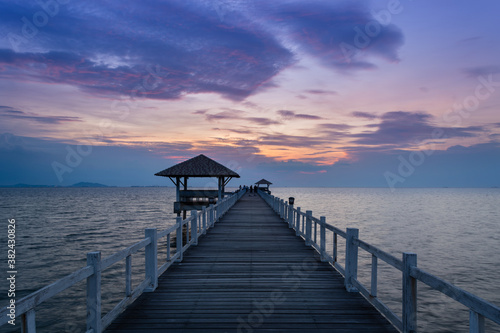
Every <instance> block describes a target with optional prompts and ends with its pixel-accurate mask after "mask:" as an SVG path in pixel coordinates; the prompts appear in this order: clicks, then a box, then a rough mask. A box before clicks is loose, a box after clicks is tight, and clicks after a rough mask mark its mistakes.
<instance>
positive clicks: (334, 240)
mask: <svg viewBox="0 0 500 333" xmlns="http://www.w3.org/2000/svg"><path fill="white" fill-rule="evenodd" d="M332 255H333V262H334V263H335V262H337V233H336V232H334V233H333V253H332Z"/></svg>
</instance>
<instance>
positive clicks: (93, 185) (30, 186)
mask: <svg viewBox="0 0 500 333" xmlns="http://www.w3.org/2000/svg"><path fill="white" fill-rule="evenodd" d="M0 187H8V188H26V187H28V188H52V187H115V186H108V185H104V184H99V183H89V182H79V183H76V184H73V185H69V186H57V185H31V184H16V185H0Z"/></svg>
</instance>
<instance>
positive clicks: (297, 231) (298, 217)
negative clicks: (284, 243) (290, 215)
mask: <svg viewBox="0 0 500 333" xmlns="http://www.w3.org/2000/svg"><path fill="white" fill-rule="evenodd" d="M299 233H300V207H297V225H296V227H295V236H298V235H299Z"/></svg>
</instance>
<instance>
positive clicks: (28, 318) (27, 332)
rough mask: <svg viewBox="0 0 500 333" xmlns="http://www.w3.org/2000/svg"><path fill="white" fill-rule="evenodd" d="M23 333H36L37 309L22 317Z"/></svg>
mask: <svg viewBox="0 0 500 333" xmlns="http://www.w3.org/2000/svg"><path fill="white" fill-rule="evenodd" d="M21 333H36V320H35V309H30V310H28V311H27V312H26V313H23V314H22V315H21Z"/></svg>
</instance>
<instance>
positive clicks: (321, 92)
mask: <svg viewBox="0 0 500 333" xmlns="http://www.w3.org/2000/svg"><path fill="white" fill-rule="evenodd" d="M305 92H306V93H308V94H313V95H337V92H336V91H333V90H321V89H310V90H306V91H305Z"/></svg>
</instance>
